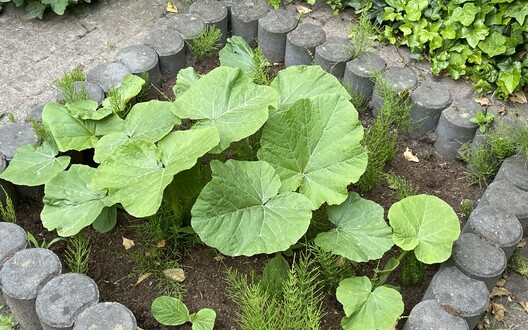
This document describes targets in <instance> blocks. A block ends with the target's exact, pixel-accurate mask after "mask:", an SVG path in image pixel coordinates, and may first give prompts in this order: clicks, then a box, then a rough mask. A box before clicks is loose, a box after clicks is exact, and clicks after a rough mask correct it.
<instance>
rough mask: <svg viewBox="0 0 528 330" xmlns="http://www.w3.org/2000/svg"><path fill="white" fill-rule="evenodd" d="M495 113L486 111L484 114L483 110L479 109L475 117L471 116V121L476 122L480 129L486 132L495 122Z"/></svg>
mask: <svg viewBox="0 0 528 330" xmlns="http://www.w3.org/2000/svg"><path fill="white" fill-rule="evenodd" d="M493 119H494V117H493V114H492V113H486V114H484V113H483V112H482V111H480V110H479V111H477V115H476V116H475V117H473V118H470V119H469V121H470V122H472V123H475V124H477V125H478V126H479V131H480V132H481V133H484V132H485V131H486V128H488V126H489V125H490V124H491V122H493Z"/></svg>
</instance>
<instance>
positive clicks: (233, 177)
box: [191, 160, 312, 256]
mask: <svg viewBox="0 0 528 330" xmlns="http://www.w3.org/2000/svg"><path fill="white" fill-rule="evenodd" d="M211 169H212V172H213V179H212V180H211V181H210V182H209V183H208V184H207V185H206V186H205V188H204V189H203V190H202V192H201V193H200V195H199V196H198V199H197V200H196V203H195V204H194V206H193V208H192V211H191V214H192V222H191V224H192V227H193V229H194V230H195V231H196V233H197V234H198V235H199V236H200V238H201V239H202V241H203V242H204V243H206V244H207V245H209V246H212V247H214V248H217V249H218V250H219V251H220V252H222V253H223V254H226V255H230V256H238V255H246V256H251V255H254V254H257V253H273V252H278V251H284V250H286V249H288V248H289V247H290V246H291V245H292V244H294V243H296V242H297V240H299V238H301V236H302V235H304V233H306V230H307V229H308V226H309V224H310V219H311V217H312V212H311V207H312V204H311V203H310V201H309V200H308V199H307V198H306V197H304V196H303V195H301V194H298V193H294V192H284V193H280V194H278V192H279V188H280V185H281V182H280V179H279V176H278V175H277V174H276V173H275V170H274V169H273V167H271V165H269V164H267V163H266V162H262V161H257V162H241V161H234V160H229V161H227V162H226V163H225V164H223V163H221V162H219V161H212V162H211Z"/></svg>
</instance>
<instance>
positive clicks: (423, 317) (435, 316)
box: [403, 300, 469, 330]
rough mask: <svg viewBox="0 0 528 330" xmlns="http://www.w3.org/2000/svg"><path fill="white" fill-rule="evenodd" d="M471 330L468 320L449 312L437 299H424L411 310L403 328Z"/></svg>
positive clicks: (411, 329)
mask: <svg viewBox="0 0 528 330" xmlns="http://www.w3.org/2000/svg"><path fill="white" fill-rule="evenodd" d="M426 329H431V330H438V329H446V330H469V328H468V324H467V322H466V321H465V320H464V319H463V318H461V317H459V316H455V315H452V314H450V313H448V312H447V311H446V310H445V309H444V308H442V306H440V305H439V304H438V302H436V301H435V300H423V301H421V302H420V303H418V304H417V305H416V306H414V308H413V309H412V310H411V313H410V314H409V318H408V319H407V322H406V323H405V325H404V326H403V330H426Z"/></svg>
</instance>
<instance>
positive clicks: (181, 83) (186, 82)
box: [172, 66, 201, 98]
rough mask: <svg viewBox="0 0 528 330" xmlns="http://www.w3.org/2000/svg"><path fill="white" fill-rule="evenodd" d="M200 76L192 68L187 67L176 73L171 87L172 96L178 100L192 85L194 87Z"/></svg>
mask: <svg viewBox="0 0 528 330" xmlns="http://www.w3.org/2000/svg"><path fill="white" fill-rule="evenodd" d="M200 78H201V76H200V75H199V74H198V73H197V72H196V71H195V70H194V68H193V67H192V66H191V67H188V68H185V69H182V70H180V71H179V72H178V76H177V77H176V84H174V86H173V87H172V91H173V92H174V96H176V98H178V97H179V96H181V95H182V94H183V93H184V92H186V91H187V90H188V89H189V88H191V86H192V85H194V84H195V83H196V82H197V81H198V79H200Z"/></svg>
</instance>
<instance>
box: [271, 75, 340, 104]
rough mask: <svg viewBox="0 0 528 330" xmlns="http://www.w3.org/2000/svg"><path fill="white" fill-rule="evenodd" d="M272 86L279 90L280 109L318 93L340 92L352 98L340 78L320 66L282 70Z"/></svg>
mask: <svg viewBox="0 0 528 330" xmlns="http://www.w3.org/2000/svg"><path fill="white" fill-rule="evenodd" d="M270 86H271V87H273V88H275V89H276V90H277V91H278V92H279V104H278V109H279V110H285V109H287V108H288V107H289V106H290V105H292V104H293V103H295V102H297V101H298V100H300V99H305V98H309V97H312V96H317V95H327V94H338V95H341V96H343V97H345V98H346V99H347V100H349V99H350V95H349V94H348V92H347V91H346V89H345V88H344V87H343V85H341V83H340V82H339V80H337V78H336V77H334V76H333V75H331V74H329V73H328V72H326V71H324V70H323V69H322V68H321V67H320V66H313V65H309V66H306V65H299V66H291V67H289V68H286V69H284V70H281V71H280V72H279V73H278V74H277V77H275V79H273V81H272V82H271V85H270Z"/></svg>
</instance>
